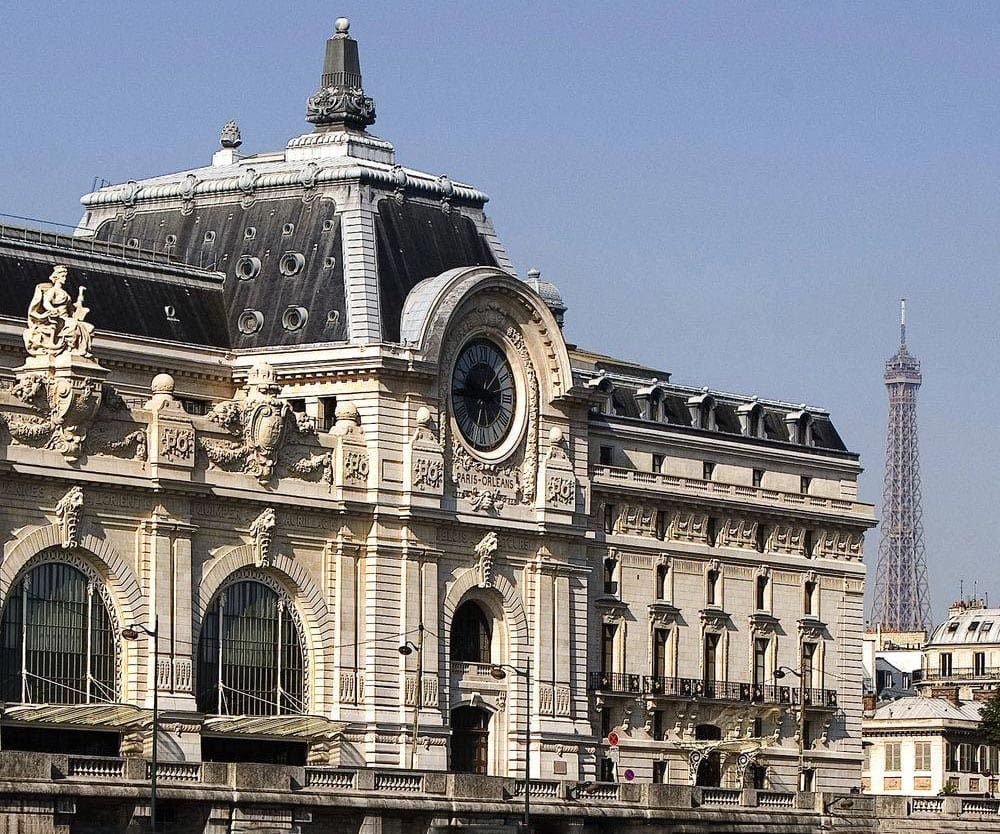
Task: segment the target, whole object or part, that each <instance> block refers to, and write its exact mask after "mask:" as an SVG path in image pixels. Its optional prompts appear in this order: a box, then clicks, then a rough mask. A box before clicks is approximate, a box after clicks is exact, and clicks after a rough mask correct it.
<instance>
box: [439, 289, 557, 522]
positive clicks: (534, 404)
mask: <svg viewBox="0 0 1000 834" xmlns="http://www.w3.org/2000/svg"><path fill="white" fill-rule="evenodd" d="M522 327H523V325H522V322H520V321H519V320H518V317H517V316H516V315H515V314H514V312H513V311H512V310H510V309H509V307H508V305H507V304H504V303H502V302H501V301H500V300H489V301H481V302H480V303H479V304H477V305H476V307H475V308H474V309H471V310H469V311H468V312H467V313H465V314H464V315H462V316H461V317H457V321H456V323H455V324H454V326H452V327H450V328H449V333H448V338H447V342H446V345H445V349H444V350H443V351H442V353H441V359H440V364H439V367H440V368H441V373H440V376H439V391H438V401H439V408H440V412H439V413H440V414H441V415H442V416H443V417H444V419H442V420H440V422H439V432H440V441H441V444H442V447H443V448H444V449H445V455H446V469H447V471H448V472H449V473H450V480H451V483H452V485H453V486H454V488H455V495H456V497H458V498H461V499H464V500H467V501H469V502H470V503H471V504H472V506H473V508H474V509H477V510H486V511H496V512H499V511H500V510H502V509H503V508H504V507H506V506H509V505H515V504H533V503H534V502H535V485H536V479H537V474H538V417H539V401H540V395H539V384H538V374H537V372H536V370H535V363H534V362H533V360H532V357H531V351H530V350H529V348H528V345H527V343H526V341H525V338H524V334H523V332H522ZM476 338H483V339H486V340H488V341H491V342H493V343H494V344H495V345H496V346H497V347H499V348H501V349H502V350H503V351H504V353H505V355H506V359H507V361H508V363H509V364H510V366H511V370H512V372H513V374H514V376H515V380H516V386H517V391H518V400H519V403H518V404H517V408H518V411H519V413H518V414H515V417H514V423H513V425H512V426H511V429H510V434H509V435H508V437H507V439H506V440H505V441H504V442H503V443H502V444H501V445H500V446H499V447H498V453H496V454H486V455H484V454H483V453H481V452H478V451H477V450H475V449H474V448H473V447H472V446H471V444H468V443H467V442H466V441H465V439H464V438H463V437H462V433H461V431H460V430H459V427H458V425H457V424H456V422H455V415H454V413H453V404H452V401H451V378H452V369H453V368H454V365H455V362H456V360H457V358H458V355H459V353H460V352H461V350H462V348H463V347H464V346H465V345H466V344H468V343H469V342H470V341H471V340H473V339H476Z"/></svg>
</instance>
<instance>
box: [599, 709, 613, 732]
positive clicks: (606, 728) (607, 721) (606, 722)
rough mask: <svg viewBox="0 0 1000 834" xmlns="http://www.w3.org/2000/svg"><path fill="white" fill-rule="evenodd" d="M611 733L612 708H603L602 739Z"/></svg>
mask: <svg viewBox="0 0 1000 834" xmlns="http://www.w3.org/2000/svg"><path fill="white" fill-rule="evenodd" d="M610 733H611V707H601V738H607V737H608V735H609V734H610Z"/></svg>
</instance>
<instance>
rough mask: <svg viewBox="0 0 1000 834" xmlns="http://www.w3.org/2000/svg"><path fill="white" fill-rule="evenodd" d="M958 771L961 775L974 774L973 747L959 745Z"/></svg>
mask: <svg viewBox="0 0 1000 834" xmlns="http://www.w3.org/2000/svg"><path fill="white" fill-rule="evenodd" d="M958 771H959V773H972V772H973V767H972V745H971V744H960V745H958Z"/></svg>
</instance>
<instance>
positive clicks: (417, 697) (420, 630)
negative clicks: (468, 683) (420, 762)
mask: <svg viewBox="0 0 1000 834" xmlns="http://www.w3.org/2000/svg"><path fill="white" fill-rule="evenodd" d="M413 652H416V653H417V680H416V687H415V689H414V693H413V737H412V738H411V739H410V770H413V769H414V768H415V767H416V764H415V762H416V759H417V733H418V732H419V730H420V707H421V706H422V705H423V700H424V624H423V623H421V624H420V625H419V626H417V642H416V645H414V644H413V643H412V642H411V641H409V640H407V641H406V642H405V643H403V645H402V646H400V647H399V653H400V654H401V655H403V657H406V656H407V655H410V654H413Z"/></svg>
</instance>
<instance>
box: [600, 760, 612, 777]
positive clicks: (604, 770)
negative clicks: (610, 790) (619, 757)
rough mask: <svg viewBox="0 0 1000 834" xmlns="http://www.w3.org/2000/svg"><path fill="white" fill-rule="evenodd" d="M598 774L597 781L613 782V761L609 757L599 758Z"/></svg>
mask: <svg viewBox="0 0 1000 834" xmlns="http://www.w3.org/2000/svg"><path fill="white" fill-rule="evenodd" d="M600 761H601V768H600V776H599V777H598V781H600V782H614V781H615V763H614V762H613V761H612V760H611V759H601V760H600Z"/></svg>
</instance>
